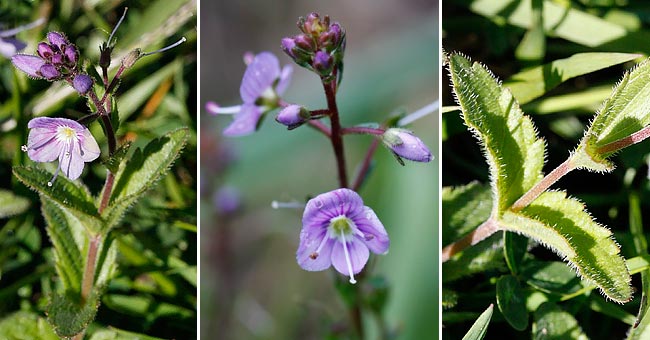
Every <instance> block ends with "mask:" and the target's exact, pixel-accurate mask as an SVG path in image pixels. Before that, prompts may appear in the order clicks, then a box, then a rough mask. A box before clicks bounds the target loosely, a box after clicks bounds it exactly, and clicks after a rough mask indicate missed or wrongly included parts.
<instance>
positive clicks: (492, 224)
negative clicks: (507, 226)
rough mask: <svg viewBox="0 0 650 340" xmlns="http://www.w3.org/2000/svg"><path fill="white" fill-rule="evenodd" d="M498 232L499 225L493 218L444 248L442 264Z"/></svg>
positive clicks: (441, 256)
mask: <svg viewBox="0 0 650 340" xmlns="http://www.w3.org/2000/svg"><path fill="white" fill-rule="evenodd" d="M497 231H499V226H498V225H497V223H496V221H495V220H494V219H492V218H490V219H488V220H487V221H485V222H483V224H481V225H480V226H478V228H476V229H474V230H473V231H472V232H471V233H469V234H467V235H466V236H465V237H463V238H462V239H460V240H458V241H456V242H454V243H452V244H450V245H448V246H446V247H444V248H442V253H441V254H440V260H441V261H442V262H446V261H447V260H449V259H450V258H451V257H452V256H454V255H455V254H457V253H459V252H461V251H463V250H464V249H465V248H467V247H470V246H473V245H475V244H477V243H479V242H481V241H483V240H485V239H486V238H488V237H489V236H491V235H492V234H494V233H495V232H497Z"/></svg>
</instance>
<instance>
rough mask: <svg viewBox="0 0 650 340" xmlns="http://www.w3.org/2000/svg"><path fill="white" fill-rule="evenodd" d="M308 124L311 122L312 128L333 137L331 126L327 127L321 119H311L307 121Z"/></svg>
mask: <svg viewBox="0 0 650 340" xmlns="http://www.w3.org/2000/svg"><path fill="white" fill-rule="evenodd" d="M307 124H309V126H311V127H312V128H314V129H316V130H318V131H320V132H322V133H323V134H324V135H325V136H327V138H331V137H332V131H330V128H329V127H327V126H326V125H325V124H323V123H321V122H320V121H318V120H309V121H307Z"/></svg>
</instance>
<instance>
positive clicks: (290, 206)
mask: <svg viewBox="0 0 650 340" xmlns="http://www.w3.org/2000/svg"><path fill="white" fill-rule="evenodd" d="M271 208H273V209H281V208H282V209H304V208H305V204H304V203H299V202H278V201H273V202H271Z"/></svg>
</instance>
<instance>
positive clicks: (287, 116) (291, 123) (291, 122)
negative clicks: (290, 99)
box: [275, 104, 310, 130]
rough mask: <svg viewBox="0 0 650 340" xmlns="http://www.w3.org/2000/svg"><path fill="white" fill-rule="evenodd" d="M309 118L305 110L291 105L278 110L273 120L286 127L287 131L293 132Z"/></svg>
mask: <svg viewBox="0 0 650 340" xmlns="http://www.w3.org/2000/svg"><path fill="white" fill-rule="evenodd" d="M309 118H310V113H309V111H308V110H307V109H306V108H304V107H302V106H300V105H295V104H292V105H289V106H287V107H285V108H283V109H282V110H280V112H279V113H278V116H277V117H275V120H276V121H277V122H278V123H280V124H282V125H285V126H286V127H288V128H289V130H293V129H295V128H297V127H298V126H300V125H302V124H303V123H305V122H306V121H307V120H309Z"/></svg>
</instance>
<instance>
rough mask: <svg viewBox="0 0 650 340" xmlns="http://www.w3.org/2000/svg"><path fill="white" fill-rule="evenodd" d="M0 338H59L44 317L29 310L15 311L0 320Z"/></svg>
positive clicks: (43, 339) (21, 339)
mask: <svg viewBox="0 0 650 340" xmlns="http://www.w3.org/2000/svg"><path fill="white" fill-rule="evenodd" d="M0 338H2V339H4V340H26V339H30V340H59V337H58V336H57V335H56V334H55V333H54V330H53V329H52V326H50V325H49V324H48V323H47V321H45V319H44V318H42V317H40V316H38V315H36V314H34V313H30V312H25V311H21V312H16V313H14V314H10V315H9V316H7V317H5V318H4V319H2V320H1V321H0Z"/></svg>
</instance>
